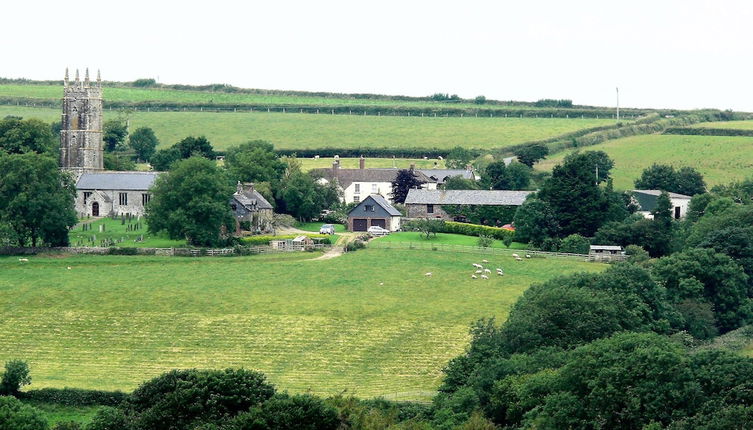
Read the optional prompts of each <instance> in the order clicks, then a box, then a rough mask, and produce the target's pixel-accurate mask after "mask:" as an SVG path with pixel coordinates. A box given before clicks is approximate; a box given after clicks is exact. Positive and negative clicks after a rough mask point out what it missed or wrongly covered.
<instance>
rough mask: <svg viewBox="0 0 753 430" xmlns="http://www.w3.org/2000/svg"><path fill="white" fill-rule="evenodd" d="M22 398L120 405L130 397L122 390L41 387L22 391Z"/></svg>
mask: <svg viewBox="0 0 753 430" xmlns="http://www.w3.org/2000/svg"><path fill="white" fill-rule="evenodd" d="M21 398H22V399H24V400H31V401H35V402H41V403H55V404H58V405H64V406H93V405H102V406H118V405H120V404H122V403H123V402H124V401H125V400H126V399H128V394H126V393H123V392H122V391H101V390H84V389H80V388H40V389H38V390H29V391H25V392H23V393H21Z"/></svg>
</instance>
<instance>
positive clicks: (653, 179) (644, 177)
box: [635, 164, 706, 196]
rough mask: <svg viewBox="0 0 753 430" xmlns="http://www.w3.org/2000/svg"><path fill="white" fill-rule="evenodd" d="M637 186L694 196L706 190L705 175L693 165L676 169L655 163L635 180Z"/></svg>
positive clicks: (643, 188)
mask: <svg viewBox="0 0 753 430" xmlns="http://www.w3.org/2000/svg"><path fill="white" fill-rule="evenodd" d="M635 187H636V188H637V189H642V190H662V191H669V192H672V193H679V194H686V195H689V196H693V195H696V194H702V193H705V192H706V183H705V181H704V180H703V175H701V173H700V172H698V171H697V170H696V169H694V168H692V167H682V168H681V169H680V170H677V171H676V170H675V168H674V167H672V166H669V165H666V164H653V165H651V167H648V168H646V169H645V170H643V172H642V173H641V177H640V178H638V179H636V180H635Z"/></svg>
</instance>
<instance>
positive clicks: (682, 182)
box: [670, 166, 706, 196]
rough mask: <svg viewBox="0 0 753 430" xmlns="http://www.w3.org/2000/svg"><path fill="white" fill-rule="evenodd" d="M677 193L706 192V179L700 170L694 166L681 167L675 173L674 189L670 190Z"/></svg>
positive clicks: (691, 194) (693, 193) (689, 194)
mask: <svg viewBox="0 0 753 430" xmlns="http://www.w3.org/2000/svg"><path fill="white" fill-rule="evenodd" d="M670 191H672V192H675V193H679V194H685V195H688V196H694V195H696V194H703V193H705V192H706V181H704V180H703V175H701V172H699V171H698V170H696V169H694V168H692V167H687V166H685V167H681V168H680V170H678V171H677V172H676V173H675V184H674V189H672V190H670Z"/></svg>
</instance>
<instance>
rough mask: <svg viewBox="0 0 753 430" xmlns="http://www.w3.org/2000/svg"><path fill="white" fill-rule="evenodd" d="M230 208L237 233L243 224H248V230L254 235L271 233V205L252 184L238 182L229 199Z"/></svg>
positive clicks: (272, 213)
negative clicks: (254, 233)
mask: <svg viewBox="0 0 753 430" xmlns="http://www.w3.org/2000/svg"><path fill="white" fill-rule="evenodd" d="M230 208H231V209H232V210H233V215H235V229H236V232H237V233H240V230H241V223H243V222H248V223H249V230H250V231H253V232H256V233H265V232H268V231H272V217H273V215H274V212H273V208H272V205H271V204H270V203H269V202H268V201H267V199H265V198H264V196H262V195H261V193H259V192H258V191H256V190H255V189H254V184H252V183H249V182H247V183H244V184H242V183H240V182H238V185H237V188H236V190H235V193H233V197H231V198H230Z"/></svg>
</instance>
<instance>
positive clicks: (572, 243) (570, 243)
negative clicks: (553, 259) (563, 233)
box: [559, 234, 591, 254]
mask: <svg viewBox="0 0 753 430" xmlns="http://www.w3.org/2000/svg"><path fill="white" fill-rule="evenodd" d="M590 246H591V242H590V241H589V240H588V239H587V238H585V237H583V236H581V235H579V234H571V235H570V236H567V237H566V238H564V239H562V244H561V245H560V249H559V251H560V252H568V253H570V254H588V251H589V250H590Z"/></svg>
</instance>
